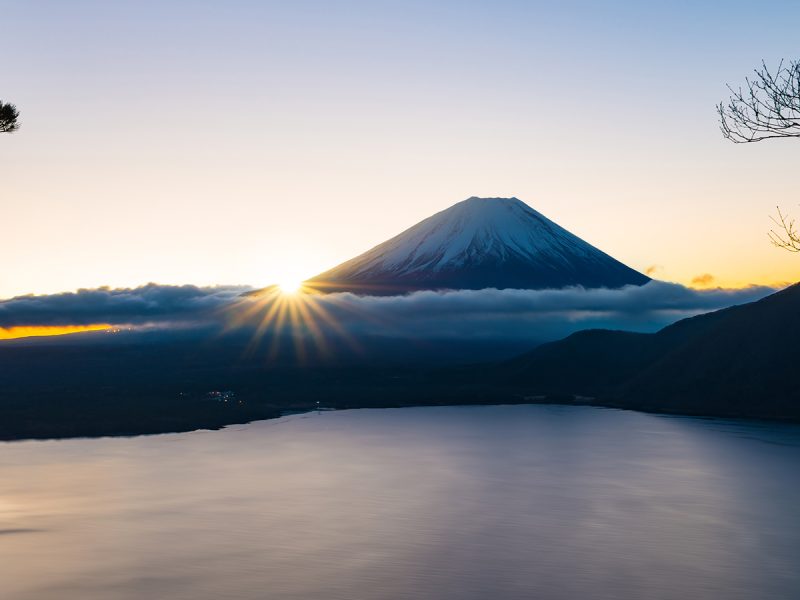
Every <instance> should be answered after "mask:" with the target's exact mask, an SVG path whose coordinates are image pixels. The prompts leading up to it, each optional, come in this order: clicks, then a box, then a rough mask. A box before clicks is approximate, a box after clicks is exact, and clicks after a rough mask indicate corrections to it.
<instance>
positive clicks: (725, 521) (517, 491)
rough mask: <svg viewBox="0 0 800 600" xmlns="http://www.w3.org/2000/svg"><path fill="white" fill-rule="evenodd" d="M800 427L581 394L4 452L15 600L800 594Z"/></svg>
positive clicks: (1, 581)
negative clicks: (552, 400)
mask: <svg viewBox="0 0 800 600" xmlns="http://www.w3.org/2000/svg"><path fill="white" fill-rule="evenodd" d="M799 468H800V427H798V426H795V425H779V424H769V423H758V422H751V423H747V422H739V421H727V420H704V419H693V418H683V417H670V416H659V415H650V414H641V413H635V412H626V411H617V410H608V409H599V408H590V407H566V406H480V407H443V408H439V407H436V408H404V409H389V410H352V411H341V412H323V413H321V414H317V413H307V414H302V415H292V416H287V417H283V418H281V419H276V420H272V421H262V422H258V423H252V424H250V425H244V426H233V427H229V428H227V429H224V430H222V431H198V432H193V433H184V434H169V435H158V436H144V437H136V438H106V439H77V440H63V441H29V442H8V443H0V597H2V598H3V599H4V600H51V599H52V600H65V599H66V600H69V599H73V598H74V599H80V600H117V599H125V600H127V599H131V600H133V599H136V600H140V599H142V598H164V599H167V598H168V599H171V600H172V599H186V600H205V599H208V600H212V599H213V600H219V599H248V600H249V599H265V598H269V599H298V600H300V599H302V600H316V599H319V600H323V599H324V600H337V599H341V600H364V599H393V600H394V599H399V600H402V599H409V600H411V599H413V600H419V599H427V598H430V599H445V600H450V599H452V600H470V599H474V600H488V599H492V600H504V599H515V600H516V599H520V600H522V599H525V600H529V599H533V598H535V599H538V600H548V599H557V600H561V599H564V600H566V599H571V600H572V599H580V598H592V599H609V600H611V599H614V600H627V599H631V600H634V599H636V600H639V599H654V600H655V599H659V600H660V599H675V600H692V599H712V598H713V599H724V600H736V599H742V600H745V599H746V600H752V599H754V598H769V599H770V600H777V599H783V598H786V599H790V598H792V599H796V598H800V473H799V472H798V471H799Z"/></svg>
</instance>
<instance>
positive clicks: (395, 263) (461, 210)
mask: <svg viewBox="0 0 800 600" xmlns="http://www.w3.org/2000/svg"><path fill="white" fill-rule="evenodd" d="M648 281H650V278H649V277H647V276H645V275H643V274H642V273H639V272H638V271H635V270H633V269H631V268H630V267H628V266H626V265H624V264H622V263H621V262H619V261H618V260H616V259H614V258H612V257H611V256H609V255H608V254H606V253H604V252H602V251H601V250H598V249H597V248H595V247H594V246H592V245H591V244H588V243H587V242H585V241H583V240H582V239H580V238H579V237H577V236H576V235H573V234H572V233H570V232H569V231H567V230H566V229H564V228H563V227H560V226H559V225H557V224H556V223H554V222H553V221H551V220H550V219H548V218H547V217H545V216H544V215H542V214H540V213H539V212H537V211H535V210H534V209H532V208H531V207H530V206H528V205H527V204H525V203H524V202H522V201H521V200H518V199H517V198H477V197H472V198H468V199H467V200H464V201H462V202H459V203H457V204H454V205H453V206H451V207H450V208H448V209H446V210H443V211H441V212H439V213H436V214H435V215H433V216H431V217H428V218H427V219H425V220H423V221H420V222H419V223H417V224H416V225H414V226H413V227H411V228H410V229H407V230H406V231H404V232H402V233H400V234H399V235H397V236H395V237H393V238H391V239H389V240H387V241H385V242H383V243H382V244H380V245H378V246H375V247H374V248H372V249H371V250H368V251H367V252H365V253H364V254H361V255H359V256H357V257H355V258H353V259H351V260H348V261H347V262H344V263H342V264H340V265H339V266H337V267H334V268H333V269H331V270H329V271H326V272H324V273H321V274H320V275H317V276H316V277H313V278H311V279H309V280H308V281H306V282H305V285H307V286H309V287H311V288H314V289H317V290H319V291H321V292H341V291H349V292H353V293H358V294H370V295H390V294H402V293H407V292H413V291H418V290H447V289H450V290H454V289H473V290H474V289H483V288H497V289H504V288H517V289H545V288H562V287H567V286H576V285H579V286H583V287H587V288H600V287H605V288H619V287H622V286H625V285H643V284H645V283H647V282H648Z"/></svg>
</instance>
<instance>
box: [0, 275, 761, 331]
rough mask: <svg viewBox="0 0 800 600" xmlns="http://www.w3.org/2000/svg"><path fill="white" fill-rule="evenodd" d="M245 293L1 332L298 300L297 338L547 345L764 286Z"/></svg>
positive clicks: (97, 308)
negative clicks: (325, 335)
mask: <svg viewBox="0 0 800 600" xmlns="http://www.w3.org/2000/svg"><path fill="white" fill-rule="evenodd" d="M248 289H249V288H245V287H234V286H228V287H224V286H220V287H197V286H190V285H186V286H165V285H156V284H149V285H146V286H142V287H138V288H130V289H109V288H99V289H93V290H79V291H78V292H72V293H64V294H54V295H48V296H20V297H16V298H12V299H9V300H5V301H2V302H0V327H4V328H8V327H15V326H53V325H83V324H91V323H108V324H111V325H115V326H134V327H136V326H148V327H153V326H155V327H160V328H163V329H165V330H168V329H170V328H174V327H187V326H209V325H211V326H218V327H220V328H226V329H228V330H230V329H231V328H232V327H234V328H242V329H247V328H256V327H258V326H259V325H260V326H262V328H263V333H265V334H269V333H270V331H274V330H275V329H276V328H278V326H279V325H280V324H281V322H282V323H283V327H284V328H285V327H288V326H289V325H288V323H290V322H291V321H292V318H291V314H292V311H290V310H288V309H286V310H285V314H286V315H288V316H287V317H286V318H284V319H283V320H281V319H279V318H276V315H277V314H278V313H279V312H280V311H275V310H273V308H274V303H276V302H284V303H286V304H287V305H291V303H296V305H297V306H300V307H302V308H301V309H300V310H294V313H293V314H294V315H295V316H297V315H300V316H301V317H302V315H304V314H305V315H306V317H305V318H297V319H296V320H295V325H294V326H295V328H296V329H297V330H298V331H299V332H300V333H302V332H311V333H314V332H316V334H317V335H318V334H319V333H320V332H323V333H324V332H327V331H329V332H331V333H332V334H333V333H335V332H338V333H339V334H341V333H345V334H351V335H381V336H401V337H406V338H419V339H426V338H455V339H459V338H461V339H491V338H498V339H509V338H515V339H530V340H532V341H546V340H550V339H557V338H559V337H562V336H564V335H568V334H569V333H572V332H574V331H577V330H579V329H586V328H594V327H603V328H611V329H628V330H632V331H655V330H657V329H659V328H661V327H663V326H665V325H667V324H669V323H672V322H674V321H676V320H678V319H681V318H684V317H688V316H693V315H697V314H700V313H703V312H708V311H711V310H716V309H720V308H725V307H728V306H732V305H735V304H742V303H745V302H751V301H754V300H758V299H760V298H763V297H764V296H766V295H768V294H770V293H772V292H774V291H775V290H774V289H772V288H768V287H756V286H754V287H749V288H743V289H733V290H726V289H707V290H696V289H691V288H687V287H684V286H682V285H678V284H673V283H665V282H661V281H652V282H650V283H648V284H646V285H643V286H628V287H625V288H621V289H584V288H580V287H575V288H565V289H558V290H496V289H485V290H458V291H449V292H433V291H422V292H415V293H412V294H408V295H403V296H357V295H354V294H349V293H337V294H329V295H320V296H316V295H308V296H306V295H301V296H299V297H281V296H278V295H275V296H270V295H266V296H265V295H262V296H249V295H248V296H243V295H242V294H243V292H245V291H247V290H248Z"/></svg>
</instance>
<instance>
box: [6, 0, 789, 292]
mask: <svg viewBox="0 0 800 600" xmlns="http://www.w3.org/2000/svg"><path fill="white" fill-rule="evenodd" d="M2 10H3V14H4V18H3V23H4V31H3V35H2V39H1V43H2V50H3V61H2V62H3V66H2V71H1V76H0V98H2V99H3V100H6V101H12V102H15V103H16V104H17V105H18V106H19V108H20V109H21V111H22V120H23V128H22V129H21V131H20V132H18V133H17V134H14V135H5V136H2V137H0V178H1V180H2V185H0V214H2V217H3V218H2V221H3V229H2V233H3V234H2V237H0V252H1V253H2V256H3V260H2V263H0V264H2V266H1V267H0V298H2V297H9V296H12V295H16V294H22V293H28V292H35V293H45V292H56V291H62V290H70V289H75V288H78V287H96V286H100V285H111V286H130V285H137V284H141V283H144V282H147V281H157V282H161V283H194V284H199V285H204V284H215V283H228V284H236V283H245V284H251V285H264V284H268V283H272V282H274V281H276V280H280V279H286V278H294V277H306V276H311V275H314V274H316V273H317V272H320V271H323V270H325V269H327V268H329V267H331V266H333V265H334V264H336V263H338V262H340V261H342V260H344V259H347V258H349V257H351V256H353V255H355V254H357V253H359V252H361V251H363V250H366V249H367V248H369V247H371V246H372V245H374V244H376V243H378V242H380V241H383V240H384V239H386V238H387V237H389V236H391V235H393V234H395V233H397V232H399V231H400V230H402V229H404V228H406V227H408V226H410V225H412V224H414V223H415V222H416V221H418V220H420V219H421V218H424V217H426V216H428V215H430V214H431V213H433V212H436V211H437V210H441V209H443V208H446V207H447V206H449V205H450V204H453V203H454V202H457V201H459V200H462V199H464V198H466V197H468V196H473V195H481V196H511V195H514V196H517V197H519V198H520V199H522V200H524V201H525V202H527V203H528V204H530V205H531V206H533V207H534V208H536V209H537V210H539V211H541V212H542V213H544V214H545V215H547V216H548V217H550V218H552V219H554V220H555V221H557V222H558V223H560V224H561V225H563V226H564V227H566V228H568V229H570V230H571V231H573V232H574V233H576V234H578V235H580V236H582V237H584V238H585V239H586V240H587V241H589V242H591V243H593V244H595V245H597V246H599V247H600V248H602V249H603V250H605V251H606V252H608V253H610V254H612V255H614V256H615V257H617V258H619V259H620V260H623V261H624V262H626V263H628V264H630V265H631V266H633V267H635V268H638V269H640V270H645V269H647V268H648V267H652V266H654V265H656V266H657V267H658V268H657V269H656V270H655V272H654V276H656V277H660V278H664V279H668V280H673V281H679V282H682V283H687V284H688V283H691V280H692V279H693V278H694V277H695V276H697V275H701V274H704V273H709V274H712V275H713V276H714V277H715V279H714V282H715V283H719V284H721V285H730V286H738V285H744V284H747V283H775V282H779V281H793V280H797V279H800V277H798V275H799V274H800V259H799V258H798V257H797V256H796V255H790V254H788V253H782V252H780V251H778V250H776V249H773V248H772V247H771V246H770V245H769V242H768V240H767V238H766V232H767V231H768V229H769V228H770V221H769V216H770V214H774V212H775V209H774V207H775V206H776V205H781V206H783V207H784V208H786V209H788V210H790V211H793V212H794V213H795V214H797V215H798V216H800V207H798V204H799V203H800V194H798V185H797V175H796V172H797V164H798V159H799V158H800V142H794V141H791V140H778V141H775V142H772V143H770V142H764V143H761V144H752V145H741V146H736V145H733V144H731V143H730V142H727V141H725V140H723V139H722V136H721V135H720V133H719V131H718V129H717V122H716V115H715V112H714V105H715V103H716V102H718V101H719V100H721V99H722V98H723V97H724V96H725V91H726V90H725V83H726V82H731V83H738V82H740V81H742V80H743V78H744V77H745V76H746V75H747V74H748V73H749V71H750V70H751V69H752V68H753V67H755V66H756V65H757V64H758V63H759V61H760V60H761V59H762V58H764V59H766V60H768V61H770V62H771V63H775V62H777V60H778V59H780V58H781V57H785V58H798V57H800V38H799V37H798V34H797V23H798V22H800V4H799V3H797V2H763V3H753V2H658V3H656V2H604V3H598V2H559V3H554V2H553V3H550V2H463V1H462V2H435V3H434V2H408V1H406V2H303V1H299V2H241V1H239V2H237V1H228V2H135V3H134V2H80V1H76V2H37V1H25V2H13V1H12V2H3V3H2Z"/></svg>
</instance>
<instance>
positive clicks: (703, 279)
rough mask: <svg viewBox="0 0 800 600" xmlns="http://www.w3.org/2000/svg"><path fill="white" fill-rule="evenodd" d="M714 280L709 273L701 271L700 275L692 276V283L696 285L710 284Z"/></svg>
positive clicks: (704, 285)
mask: <svg viewBox="0 0 800 600" xmlns="http://www.w3.org/2000/svg"><path fill="white" fill-rule="evenodd" d="M714 281H715V278H714V276H713V275H712V274H711V273H703V274H702V275H698V276H697V277H694V278H692V285H696V286H698V287H707V286H709V285H712V284H713V283H714Z"/></svg>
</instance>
